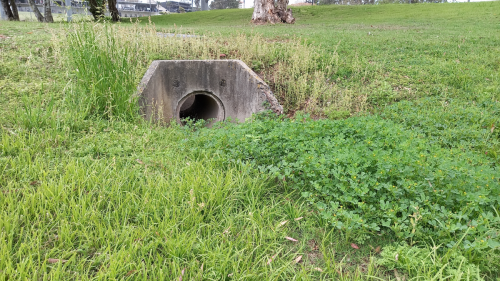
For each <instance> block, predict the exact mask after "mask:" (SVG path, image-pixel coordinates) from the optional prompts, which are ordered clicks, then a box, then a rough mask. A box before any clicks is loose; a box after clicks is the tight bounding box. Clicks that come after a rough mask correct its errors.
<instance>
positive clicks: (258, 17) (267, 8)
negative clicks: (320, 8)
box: [252, 0, 295, 24]
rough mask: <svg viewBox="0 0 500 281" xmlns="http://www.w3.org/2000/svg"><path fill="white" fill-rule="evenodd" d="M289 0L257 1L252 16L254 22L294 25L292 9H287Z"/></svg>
mask: <svg viewBox="0 0 500 281" xmlns="http://www.w3.org/2000/svg"><path fill="white" fill-rule="evenodd" d="M287 5H288V0H277V2H276V6H275V4H274V0H255V2H254V9H253V15H252V22H253V23H256V24H262V23H278V22H284V23H294V22H295V19H294V18H293V16H292V9H287Z"/></svg>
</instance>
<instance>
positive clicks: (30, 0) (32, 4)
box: [28, 0, 45, 22]
mask: <svg viewBox="0 0 500 281" xmlns="http://www.w3.org/2000/svg"><path fill="white" fill-rule="evenodd" d="M28 3H29V4H30V8H31V10H32V11H33V13H34V14H35V17H36V19H37V20H38V21H39V22H44V21H45V18H44V17H43V16H42V14H41V13H40V11H39V10H38V8H37V7H36V5H35V0H28Z"/></svg>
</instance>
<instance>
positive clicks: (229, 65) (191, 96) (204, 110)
mask: <svg viewBox="0 0 500 281" xmlns="http://www.w3.org/2000/svg"><path fill="white" fill-rule="evenodd" d="M138 95H139V105H140V107H141V114H142V116H143V117H144V118H145V119H147V120H151V121H154V122H160V123H163V124H168V123H170V121H171V120H172V119H173V120H176V121H177V122H178V123H179V124H183V123H185V122H183V121H182V120H183V119H185V118H191V119H194V120H199V119H203V120H214V121H224V120H225V119H227V118H230V119H231V120H238V121H239V122H244V121H245V119H247V118H249V117H251V116H252V114H253V113H257V112H260V111H263V110H272V111H274V112H275V113H276V114H281V113H283V107H282V106H281V105H280V104H279V103H278V101H277V100H276V98H275V97H274V95H273V93H272V92H271V90H270V88H269V86H268V85H267V84H266V83H265V82H264V81H262V79H260V77H259V76H258V75H257V74H256V73H255V72H253V71H252V70H251V69H250V68H249V67H248V66H246V65H245V64H244V63H243V62H242V61H239V60H208V61H202V60H196V61H185V60H178V61H166V60H160V61H153V63H151V66H150V67H149V69H148V71H147V72H146V74H145V75H144V77H143V78H142V81H141V83H140V84H139V87H138ZM211 123H212V122H210V123H209V124H208V125H211Z"/></svg>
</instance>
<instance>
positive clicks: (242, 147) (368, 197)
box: [198, 116, 500, 255]
mask: <svg viewBox="0 0 500 281" xmlns="http://www.w3.org/2000/svg"><path fill="white" fill-rule="evenodd" d="M198 141H201V142H203V143H204V144H205V148H206V147H209V148H211V149H212V150H214V151H216V152H217V151H218V153H222V154H223V155H224V157H227V158H228V159H230V160H229V161H234V162H240V161H242V162H248V163H252V164H253V165H254V167H255V168H256V169H257V170H258V171H259V172H261V173H265V174H268V175H270V176H271V177H272V178H275V179H276V180H277V181H278V182H280V183H281V184H282V185H284V186H290V187H293V188H295V189H297V190H300V191H301V192H302V196H303V197H304V198H305V199H306V200H307V201H308V202H309V203H310V204H312V205H314V206H315V207H316V210H317V211H318V212H319V214H320V215H321V216H322V218H323V219H325V220H326V221H328V222H329V224H330V225H331V226H333V227H335V228H338V229H340V230H342V231H343V232H345V233H347V234H346V235H348V236H350V237H352V239H355V240H357V241H359V242H363V241H364V240H365V239H366V238H368V237H369V236H370V235H374V234H376V233H378V234H383V233H390V234H393V235H395V236H396V237H397V238H398V239H400V240H405V241H408V242H409V243H410V244H411V245H414V244H417V243H422V242H429V243H430V242H431V241H432V240H433V241H435V242H436V243H440V244H444V245H445V246H446V247H450V248H451V247H453V246H454V245H455V244H457V243H458V242H459V240H460V239H461V237H462V236H464V239H463V241H462V243H461V248H462V249H464V250H467V251H469V252H471V254H472V255H484V254H485V253H484V251H487V250H488V249H489V250H494V249H497V248H498V246H499V245H500V244H499V242H500V241H499V240H500V237H499V232H498V229H499V226H500V216H499V215H498V208H497V207H498V206H499V203H500V202H499V198H500V197H499V195H500V184H499V177H498V175H499V171H498V168H497V167H495V165H494V164H493V163H492V159H491V158H488V157H486V156H485V155H481V154H477V153H474V152H470V151H463V150H461V149H459V148H443V147H441V146H439V145H436V144H435V143H433V142H432V139H427V138H425V136H424V135H422V134H420V133H419V132H418V131H415V132H414V131H409V130H406V129H404V128H403V127H402V126H400V125H396V124H395V123H393V122H392V121H386V120H384V119H382V118H380V117H378V116H367V117H355V118H350V119H346V120H338V121H330V120H318V121H312V120H310V119H308V118H307V117H304V116H299V117H298V118H296V119H293V120H288V119H285V120H275V119H267V118H264V119H263V120H261V119H257V120H254V121H253V122H248V123H245V124H241V125H224V129H221V130H215V131H213V130H212V131H209V130H202V133H201V134H200V137H199V140H198Z"/></svg>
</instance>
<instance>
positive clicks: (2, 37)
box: [0, 34, 10, 40]
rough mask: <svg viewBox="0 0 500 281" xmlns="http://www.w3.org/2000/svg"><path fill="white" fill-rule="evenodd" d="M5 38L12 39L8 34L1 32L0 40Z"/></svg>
mask: <svg viewBox="0 0 500 281" xmlns="http://www.w3.org/2000/svg"><path fill="white" fill-rule="evenodd" d="M4 39H10V37H9V36H7V35H2V34H0V40H4Z"/></svg>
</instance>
